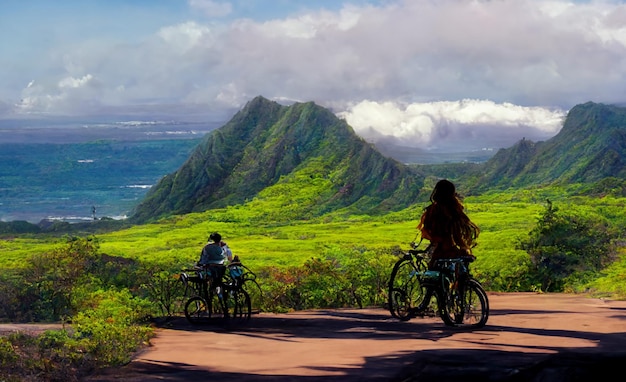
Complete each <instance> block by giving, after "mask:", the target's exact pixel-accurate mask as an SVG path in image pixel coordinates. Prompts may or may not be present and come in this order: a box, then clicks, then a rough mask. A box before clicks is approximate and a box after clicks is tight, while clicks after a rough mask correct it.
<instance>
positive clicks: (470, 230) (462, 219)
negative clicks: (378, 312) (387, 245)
mask: <svg viewBox="0 0 626 382" xmlns="http://www.w3.org/2000/svg"><path fill="white" fill-rule="evenodd" d="M430 201H431V204H430V205H429V206H428V207H426V209H425V210H424V213H423V214H422V217H421V219H420V222H419V225H418V226H417V229H418V230H420V231H421V234H422V237H423V238H424V239H427V240H429V241H430V244H431V246H433V252H432V257H431V260H430V263H429V264H428V267H429V269H434V268H436V266H435V264H436V261H437V260H439V259H450V258H459V257H461V256H472V254H471V248H473V247H474V246H476V239H477V238H478V234H479V233H480V229H479V228H478V226H477V225H476V224H474V223H473V222H472V221H471V220H470V219H469V217H468V216H467V215H466V214H465V212H464V207H463V204H462V203H461V200H460V199H459V196H458V194H457V193H456V188H455V187H454V184H453V183H452V182H450V181H449V180H446V179H442V180H440V181H439V182H437V184H436V185H435V188H434V189H433V192H432V194H431V195H430ZM431 297H432V291H431V290H430V289H429V290H428V293H427V295H426V298H425V300H424V302H423V303H422V304H423V305H422V304H420V307H418V308H417V310H420V309H421V310H423V309H424V308H426V307H427V306H428V303H429V302H430V298H431Z"/></svg>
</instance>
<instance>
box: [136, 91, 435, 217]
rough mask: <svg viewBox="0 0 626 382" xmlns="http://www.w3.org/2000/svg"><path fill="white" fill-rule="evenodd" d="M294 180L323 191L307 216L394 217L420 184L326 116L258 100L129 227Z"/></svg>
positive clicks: (208, 140) (163, 185) (212, 138)
mask: <svg viewBox="0 0 626 382" xmlns="http://www.w3.org/2000/svg"><path fill="white" fill-rule="evenodd" d="M294 174H298V176H302V175H303V174H305V175H306V176H307V177H309V178H311V179H313V180H319V182H323V184H324V185H325V187H322V188H320V189H319V190H318V191H317V194H316V195H314V197H312V198H310V199H309V202H308V203H309V204H308V207H307V208H308V210H307V213H308V214H309V215H313V216H315V215H317V216H319V215H320V214H323V213H325V212H329V211H334V210H337V209H342V208H348V209H353V210H354V211H355V212H359V213H363V212H367V213H382V212H388V211H393V210H397V209H399V208H402V207H406V206H407V205H409V204H411V203H413V202H414V201H415V200H416V198H417V197H418V195H419V192H420V190H421V189H422V186H423V182H424V177H423V176H422V175H420V173H419V172H418V171H417V170H416V169H415V168H410V167H408V166H405V165H403V164H401V163H399V162H397V161H396V160H393V159H390V158H387V157H384V156H383V155H382V154H381V153H380V152H378V151H377V150H376V149H375V148H374V147H373V146H372V145H370V144H368V143H367V142H365V141H364V140H363V139H361V138H360V137H358V136H357V135H356V134H355V133H354V131H353V130H352V128H351V127H350V126H349V125H348V124H347V123H346V122H345V121H343V120H340V119H338V118H337V117H336V116H335V115H334V114H333V113H332V112H331V111H329V110H328V109H325V108H323V107H320V106H318V105H316V104H315V103H313V102H308V103H296V104H293V105H291V106H282V105H279V104H278V103H276V102H272V101H269V100H267V99H265V98H263V97H256V98H254V99H253V100H251V101H250V102H249V103H248V104H247V105H246V106H245V107H244V108H243V109H242V110H241V111H239V112H238V113H237V114H236V115H235V116H234V117H233V118H232V119H231V120H230V121H229V122H228V123H227V124H226V125H224V126H223V127H221V128H219V129H217V130H215V131H213V132H211V133H209V134H208V135H207V136H206V137H205V139H204V140H203V141H202V142H201V143H200V144H199V145H198V146H197V148H196V149H195V151H194V152H193V153H192V154H191V156H190V157H189V159H188V160H187V161H186V162H185V163H184V164H183V165H182V166H181V167H180V168H179V169H178V170H177V171H175V172H174V173H171V174H169V175H167V176H165V177H163V178H162V179H161V180H160V181H159V183H158V184H157V185H155V186H154V187H152V188H151V189H150V191H149V192H148V193H147V195H146V197H145V198H144V200H143V201H142V202H141V203H140V204H139V205H138V206H137V207H136V208H135V210H134V212H133V214H132V216H131V218H130V220H131V221H132V222H134V223H142V222H147V221H151V220H154V219H157V218H160V217H164V216H168V215H172V214H186V213H191V212H199V211H205V210H208V209H214V208H220V207H225V206H228V205H235V204H239V203H244V202H246V201H249V200H252V199H254V198H255V197H256V196H257V195H258V194H259V193H260V192H261V191H263V190H264V189H266V188H268V187H270V186H274V185H276V184H279V183H281V182H282V183H289V182H291V181H295V179H296V178H297V176H295V175H294ZM294 206H295V205H294ZM298 207H299V208H301V206H298Z"/></svg>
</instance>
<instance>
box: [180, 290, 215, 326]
mask: <svg viewBox="0 0 626 382" xmlns="http://www.w3.org/2000/svg"><path fill="white" fill-rule="evenodd" d="M185 317H186V318H187V321H189V322H190V323H192V324H200V323H205V322H207V320H208V319H209V318H210V314H209V308H208V305H207V302H206V300H205V299H203V298H202V297H200V296H194V297H192V298H190V299H189V300H187V303H186V304H185Z"/></svg>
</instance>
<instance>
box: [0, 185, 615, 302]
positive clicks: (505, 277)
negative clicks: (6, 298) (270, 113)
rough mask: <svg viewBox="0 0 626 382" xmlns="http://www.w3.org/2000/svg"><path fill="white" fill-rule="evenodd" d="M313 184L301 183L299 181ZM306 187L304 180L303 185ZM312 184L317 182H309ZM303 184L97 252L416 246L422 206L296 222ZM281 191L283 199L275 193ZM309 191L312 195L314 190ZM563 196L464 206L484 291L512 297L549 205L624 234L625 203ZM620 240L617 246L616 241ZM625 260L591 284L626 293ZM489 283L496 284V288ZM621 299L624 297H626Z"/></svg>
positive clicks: (25, 241) (43, 242)
mask: <svg viewBox="0 0 626 382" xmlns="http://www.w3.org/2000/svg"><path fill="white" fill-rule="evenodd" d="M302 179H311V178H309V177H303V178H301V179H300V181H302ZM304 181H305V182H308V180H304ZM310 181H311V182H314V181H315V180H310ZM306 187H307V185H306V184H303V183H301V182H300V183H298V182H294V183H283V184H277V185H276V186H273V187H270V188H268V189H267V190H265V191H264V192H262V193H261V194H260V195H259V197H257V198H255V199H254V200H252V201H250V202H248V203H247V204H245V205H241V206H235V207H229V208H225V209H218V210H211V211H208V212H203V213H193V214H188V215H183V216H175V217H171V218H167V219H163V220H161V221H159V222H158V223H154V224H148V225H141V226H134V227H132V228H129V229H125V230H120V231H116V232H111V233H107V234H101V235H99V236H98V238H99V240H100V242H101V252H103V253H107V254H110V255H115V256H122V257H129V258H135V259H141V260H146V261H150V262H156V263H163V264H164V266H165V264H168V265H170V264H172V263H177V264H179V265H180V267H184V266H187V265H191V264H193V263H194V262H195V261H196V260H197V258H198V255H199V252H200V249H201V248H202V246H203V245H204V243H205V242H206V240H207V237H208V235H209V233H210V232H213V231H219V232H220V233H222V235H223V236H224V238H225V240H226V241H228V243H229V244H230V246H231V248H232V249H233V251H234V252H235V254H238V255H239V256H240V257H241V259H242V260H243V261H244V262H245V263H246V264H247V265H248V266H250V267H251V268H252V269H258V268H260V267H264V266H271V265H274V266H279V267H286V266H294V265H301V264H303V263H304V262H305V261H306V260H308V259H310V258H312V257H321V258H325V257H336V258H338V259H340V260H341V259H342V257H344V256H353V255H352V254H354V253H355V252H354V249H355V248H363V249H369V250H379V249H383V250H389V251H390V250H391V248H393V247H398V246H400V247H402V248H407V247H408V244H409V243H410V242H411V241H412V240H414V239H415V238H416V230H415V226H416V224H417V219H418V217H419V215H420V212H421V209H422V208H423V207H424V206H425V205H426V204H425V203H418V204H415V205H413V206H411V207H410V208H407V209H405V210H403V211H400V212H395V213H390V214H387V215H382V216H362V215H350V212H349V211H335V212H333V213H331V214H328V215H325V216H323V217H320V218H316V219H310V220H297V219H295V218H293V216H294V214H297V211H295V210H297V208H296V206H297V204H292V202H293V200H292V199H291V198H292V196H290V195H293V194H294V193H297V190H298V189H299V190H302V189H303V188H306ZM279 189H280V192H277V191H278V190H279ZM312 189H313V188H310V189H309V190H312ZM567 194H568V192H567V190H563V189H557V188H549V189H535V190H510V191H506V192H494V193H488V194H484V195H482V196H473V197H468V198H466V199H465V204H466V207H467V210H468V214H469V215H470V217H471V218H472V219H473V220H474V221H476V222H477V224H478V225H479V226H480V227H481V230H482V232H481V235H480V239H479V245H478V247H476V248H475V254H476V255H477V258H478V259H477V261H476V263H475V264H474V272H475V275H476V276H477V277H478V278H479V279H480V280H482V281H483V282H485V286H486V287H487V288H488V289H489V287H490V286H491V287H492V288H493V289H495V290H511V291H514V290H517V289H516V280H518V279H519V277H520V275H522V274H523V273H524V271H525V269H526V268H527V266H528V261H529V259H528V256H527V255H526V253H525V252H523V251H520V250H516V249H515V244H516V243H517V241H518V239H519V238H521V237H524V236H525V235H526V234H527V233H528V232H529V231H530V230H531V229H532V227H533V226H534V224H535V222H536V219H537V217H538V216H539V214H540V213H541V212H542V211H543V209H544V206H545V200H546V199H547V198H549V199H550V200H551V201H552V202H553V203H554V205H555V206H557V207H558V208H560V209H563V210H568V211H574V212H575V213H580V214H596V213H600V214H602V215H604V216H607V217H608V218H610V220H611V222H612V223H613V224H614V225H617V226H620V225H621V226H622V227H623V226H626V210H625V209H624V208H623V206H624V204H626V199H625V198H612V197H605V198H572V197H566V196H565V195H567ZM620 239H621V238H620ZM50 246H51V243H50V239H46V238H43V237H35V238H30V239H29V238H17V239H14V240H5V241H2V242H0V266H1V267H12V266H16V265H19V264H20V261H21V259H23V258H24V257H26V256H28V255H31V254H35V253H37V252H40V251H45V250H46V249H48V248H50ZM624 269H626V258H623V259H622V260H620V261H617V262H616V263H615V264H614V265H613V266H612V267H610V268H609V269H608V270H607V276H606V277H605V278H601V279H599V280H597V281H595V282H594V286H595V287H596V288H599V290H600V292H603V293H605V294H608V293H611V292H616V293H624V292H626V291H623V290H622V289H623V288H622V287H620V286H618V285H615V284H616V283H621V284H623V279H624V278H625V277H626V276H624V275H625V272H624ZM494 280H498V281H497V282H495V281H494ZM625 295H626V293H625Z"/></svg>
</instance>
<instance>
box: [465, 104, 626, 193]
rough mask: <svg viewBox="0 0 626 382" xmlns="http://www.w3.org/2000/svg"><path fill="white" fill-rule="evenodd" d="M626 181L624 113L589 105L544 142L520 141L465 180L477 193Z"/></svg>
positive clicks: (576, 109) (572, 113) (575, 111)
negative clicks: (605, 179)
mask: <svg viewBox="0 0 626 382" xmlns="http://www.w3.org/2000/svg"><path fill="white" fill-rule="evenodd" d="M609 177H614V178H621V179H624V178H626V108H623V107H617V106H609V105H603V104H597V103H593V102H588V103H585V104H582V105H577V106H575V107H574V108H572V109H571V110H570V111H569V113H568V115H567V118H566V120H565V122H564V124H563V128H562V129H561V131H560V132H559V133H558V134H557V135H555V136H554V137H552V138H551V139H549V140H547V141H545V142H537V143H535V142H531V141H528V140H526V139H522V140H521V141H519V142H518V143H516V144H515V145H514V146H513V147H511V148H508V149H502V150H500V151H498V152H497V153H496V155H494V156H493V157H492V158H491V159H490V160H489V161H487V162H486V163H485V164H484V165H481V166H479V167H477V168H475V169H474V171H471V172H470V173H468V174H467V175H466V176H465V177H464V181H465V182H468V184H471V185H472V187H471V188H472V189H473V190H475V191H476V190H481V191H482V190H486V189H489V188H499V189H504V188H508V187H526V186H529V185H539V184H542V185H544V184H568V183H594V182H598V181H600V180H602V179H604V178H609Z"/></svg>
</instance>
